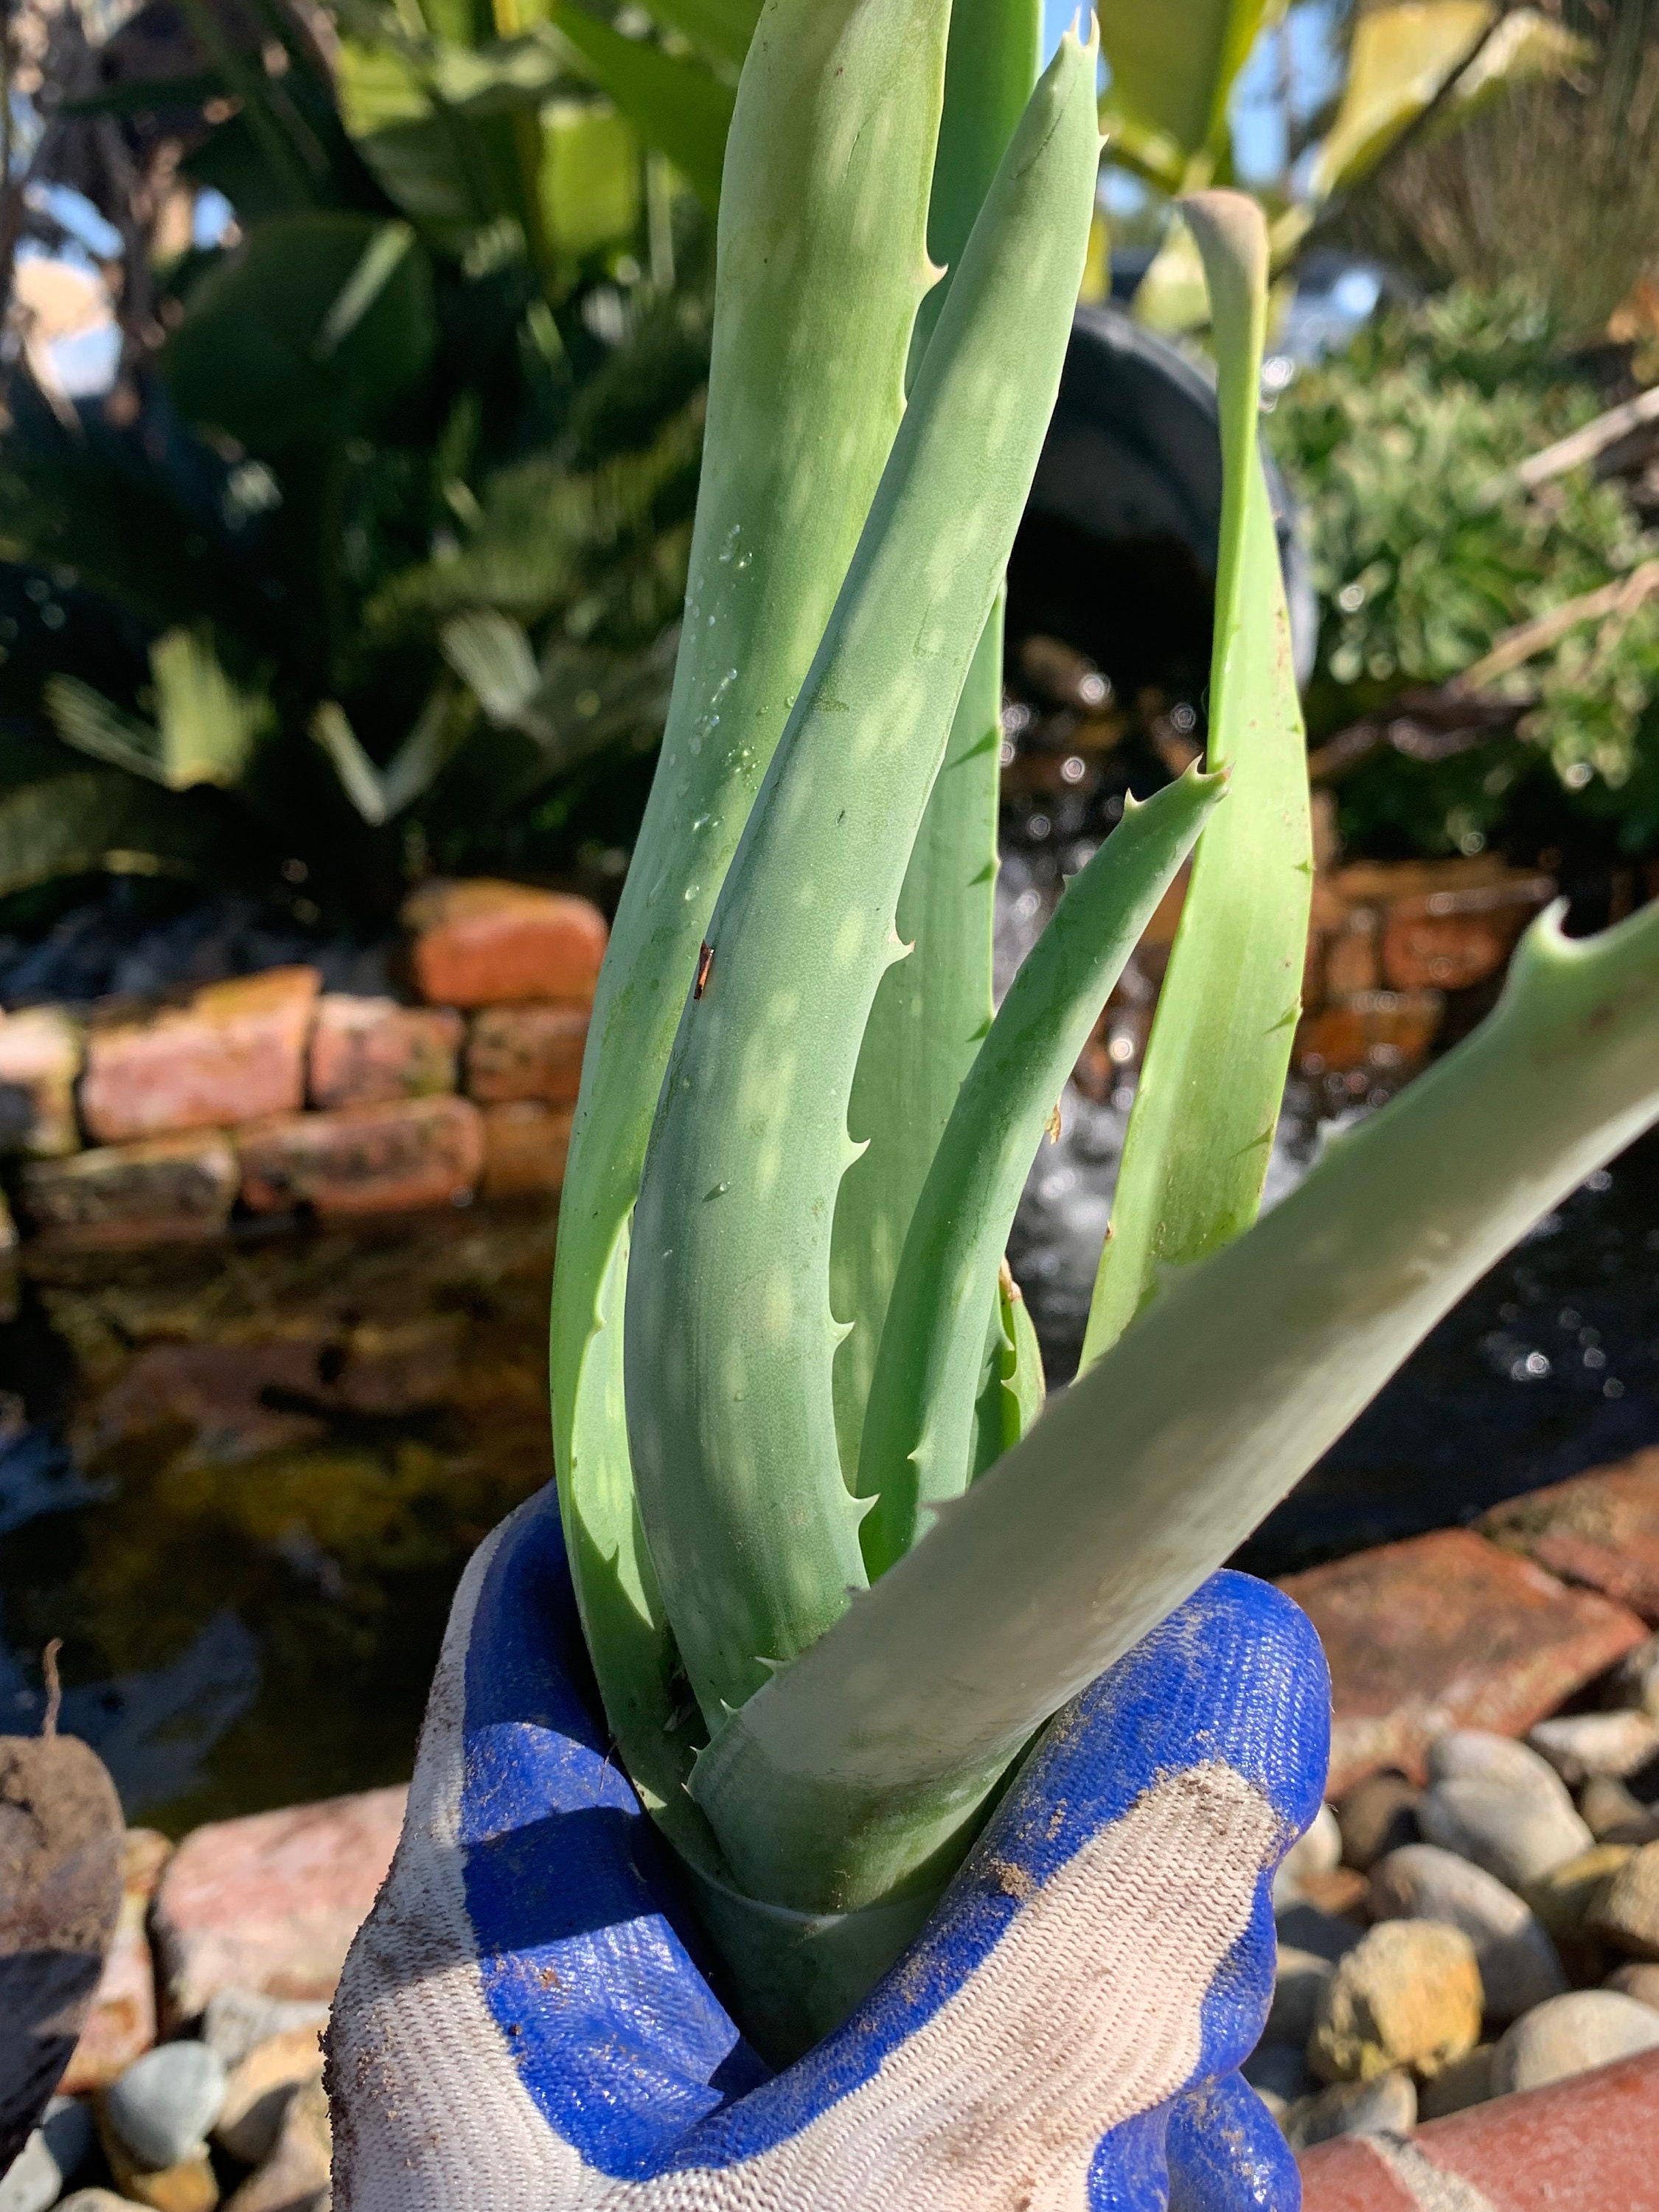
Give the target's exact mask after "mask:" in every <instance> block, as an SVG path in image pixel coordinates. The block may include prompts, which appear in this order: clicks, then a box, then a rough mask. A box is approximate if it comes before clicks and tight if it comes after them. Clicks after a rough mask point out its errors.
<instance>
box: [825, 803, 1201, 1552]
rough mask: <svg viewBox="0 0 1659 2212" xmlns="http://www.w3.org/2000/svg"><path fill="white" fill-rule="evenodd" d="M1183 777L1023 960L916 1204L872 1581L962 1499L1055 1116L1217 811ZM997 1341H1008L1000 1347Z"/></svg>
mask: <svg viewBox="0 0 1659 2212" xmlns="http://www.w3.org/2000/svg"><path fill="white" fill-rule="evenodd" d="M1224 784H1225V779H1224V778H1223V777H1221V776H1218V775H1217V776H1207V777H1198V776H1196V775H1187V776H1184V777H1182V779H1181V781H1178V782H1176V783H1174V784H1171V785H1170V787H1169V788H1168V789H1167V790H1164V791H1161V792H1159V793H1158V795H1157V796H1156V798H1153V799H1149V800H1148V801H1147V803H1146V805H1145V806H1133V805H1132V811H1129V812H1127V813H1126V814H1125V816H1124V818H1123V820H1122V822H1121V824H1120V825H1119V827H1118V828H1117V829H1115V830H1114V831H1113V832H1112V835H1111V836H1109V837H1108V838H1107V840H1106V842H1104V844H1103V845H1102V847H1101V848H1100V849H1099V851H1098V852H1097V854H1095V856H1094V858H1093V859H1092V860H1091V861H1090V862H1089V864H1088V866H1086V867H1085V869H1084V870H1083V871H1082V872H1081V873H1080V874H1079V875H1077V876H1076V877H1074V878H1073V880H1072V882H1071V884H1070V885H1069V886H1068V888H1067V890H1066V895H1065V896H1064V897H1063V898H1062V899H1061V900H1060V905H1059V907H1058V908H1057V909H1056V911H1055V913H1054V918H1053V920H1052V921H1050V922H1049V924H1048V927H1047V928H1046V929H1045V930H1044V931H1043V933H1042V936H1041V937H1040V938H1039V939H1037V942H1036V945H1034V946H1033V947H1032V949H1031V951H1030V952H1029V953H1028V954H1027V956H1026V957H1025V960H1024V963H1023V964H1022V966H1021V968H1020V970H1019V973H1018V975H1016V976H1015V978H1014V981H1013V982H1012V985H1011V986H1010V987H1009V991H1008V995H1007V997H1006V999H1005V1000H1003V1002H1002V1006H1001V1007H1000V1011H999V1012H998V1014H997V1018H996V1019H995V1021H994V1023H993V1024H992V1025H991V1032H990V1035H989V1036H987V1038H986V1040H985V1042H984V1043H983V1044H982V1045H981V1047H980V1049H979V1051H978V1053H977V1054H975V1059H974V1064H973V1066H972V1067H971V1068H970V1069H969V1073H968V1078H967V1080H966V1081H965V1082H964V1083H963V1085H962V1088H961V1091H960V1092H959V1093H958V1095H957V1102H956V1106H955V1109H954V1110H953V1112H952V1113H951V1118H950V1121H949V1122H948V1124H947V1125H946V1127H945V1133H944V1136H943V1138H942V1139H940V1142H939V1149H938V1151H937V1152H936V1153H935V1154H934V1157H933V1164H932V1167H931V1168H930V1170H928V1175H927V1182H926V1183H925V1184H924V1185H923V1187H922V1190H921V1196H920V1198H919V1199H918V1200H917V1202H916V1206H915V1212H914V1213H913V1215H912V1217H911V1219H910V1225H909V1230H908V1234H907V1236H906V1237H905V1241H904V1250H903V1254H902V1257H901V1259H900V1261H899V1265H898V1271H897V1273H896V1277H895V1279H894V1283H893V1291H892V1297H891V1299H890V1303H889V1305H888V1308H887V1314H886V1320H885V1322H884V1327H883V1329H882V1335H881V1348H880V1351H879V1352H878V1357H877V1360H876V1369H875V1376H874V1379H873V1381H872V1384H871V1389H870V1398H869V1402H868V1405H867V1407H866V1413H865V1422H864V1435H863V1448H862V1450H861V1452H860V1459H859V1469H858V1481H857V1484H856V1489H857V1492H858V1494H859V1496H860V1498H871V1499H873V1500H874V1503H873V1504H872V1508H871V1510H870V1512H869V1515H868V1516H867V1518H866V1521H865V1522H864V1525H863V1528H862V1529H861V1530H860V1537H861V1541H862V1543H863V1548H864V1559H865V1565H866V1567H867V1569H868V1570H869V1573H870V1577H871V1579H872V1581H873V1580H874V1579H875V1577H877V1576H878V1575H883V1574H885V1573H886V1572H887V1571H888V1569H889V1568H890V1567H891V1566H892V1565H893V1564H894V1563H895V1561H896V1560H897V1559H902V1557H903V1555H904V1553H906V1552H908V1550H909V1548H910V1547H911V1545H912V1544H913V1543H914V1542H915V1540H916V1538H917V1536H918V1535H919V1534H921V1530H922V1528H923V1525H924V1523H925V1520H926V1517H927V1512H928V1510H929V1509H930V1508H932V1509H936V1508H937V1507H938V1506H939V1505H940V1504H943V1503H945V1501H946V1500H947V1499H950V1498H956V1497H958V1496H959V1495H960V1494H961V1492H962V1491H963V1489H964V1488H965V1487H966V1486H967V1482H968V1478H969V1462H970V1456H971V1454H972V1449H973V1431H974V1413H975V1377H976V1376H977V1374H978V1372H979V1368H980V1364H981V1352H982V1347H983V1344H984V1339H985V1314H986V1310H987V1307H991V1306H994V1305H996V1304H997V1303H998V1273H999V1267H1000V1262H1001V1259H1002V1252H1003V1247H1004V1246H1005V1245H1006V1243H1007V1241H1008V1231H1009V1230H1010V1229H1011V1228H1012V1225H1013V1218H1014V1211H1015V1208H1016V1207H1017V1206H1018V1204H1019V1196H1020V1193H1021V1191H1022V1190H1023V1189H1024V1186H1025V1179H1026V1176H1027V1175H1028V1173H1029V1172H1030V1165H1031V1161H1032V1158H1033V1157H1034V1155H1035V1153H1036V1148H1037V1145H1038V1142H1039V1140H1040V1139H1041V1138H1042V1131H1043V1127H1044V1126H1045V1124H1046V1122H1047V1121H1048V1117H1049V1116H1050V1115H1052V1114H1053V1112H1054V1102H1055V1101H1056V1100H1057V1099H1058V1098H1059V1097H1060V1092H1061V1091H1062V1090H1063V1089H1064V1087H1065V1085H1066V1078H1067V1077H1068V1076H1069V1075H1070V1073H1071V1072H1072V1069H1073V1066H1075V1065H1076V1063H1077V1056H1078V1054H1079V1053H1080V1052H1081V1051H1082V1049H1083V1048H1084V1046H1085V1043H1086V1042H1088V1037H1089V1032H1090V1030H1091V1029H1092V1028H1093V1026H1094V1024H1095V1022H1096V1021H1097V1018H1099V1014H1100V1010H1101V1008H1102V1006H1104V1004H1105V1003H1106V1000H1107V998H1108V996H1109V994H1110V992H1111V989H1112V987H1113V985H1114V984H1115V982H1116V981H1117V979H1118V977H1119V976H1120V975H1121V974H1122V972H1123V969H1124V965H1125V963H1127V960H1128V957H1129V955H1130V954H1131V953H1132V952H1133V951H1134V949H1135V946H1136V945H1137V944H1138V943H1139V939H1140V937H1141V934H1142V933H1143V931H1144V930H1145V929H1146V925H1147V923H1148V922H1149V921H1151V920H1152V913H1153V910H1154V908H1156V907H1157V905H1158V901H1159V900H1160V899H1161V898H1162V897H1163V896H1164V892H1165V891H1166V890H1168V889H1169V887H1170V884H1171V883H1172V882H1173V881H1174V879H1175V875H1176V870H1177V869H1178V868H1179V867H1180V866H1181V864H1182V861H1183V860H1185V859H1186V857H1187V855H1188V854H1189V853H1190V852H1191V851H1192V848H1193V843H1194V840H1195V838H1196V837H1197V836H1198V834H1199V831H1200V829H1202V828H1203V826H1204V823H1205V820H1206V817H1207V816H1208V815H1209V813H1210V811H1211V810H1212V808H1213V806H1214V805H1215V804H1216V802H1217V800H1218V799H1219V798H1220V796H1221V793H1222V790H1223V788H1224ZM999 1335H1000V1330H999Z"/></svg>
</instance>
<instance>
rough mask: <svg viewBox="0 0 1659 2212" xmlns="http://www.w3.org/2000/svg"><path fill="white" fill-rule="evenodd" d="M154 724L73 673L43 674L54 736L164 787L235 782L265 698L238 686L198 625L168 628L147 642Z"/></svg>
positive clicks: (265, 721)
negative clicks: (198, 628) (59, 674)
mask: <svg viewBox="0 0 1659 2212" xmlns="http://www.w3.org/2000/svg"><path fill="white" fill-rule="evenodd" d="M149 665H150V675H151V678H152V681H153V684H154V688H155V726H151V725H150V724H149V723H147V722H143V721H140V720H138V719H137V717H136V716H134V715H131V714H125V712H123V710H122V709H121V708H118V707H117V706H115V705H114V704H113V702H112V701H110V700H108V699H106V698H105V697H104V696H103V695H102V694H101V693H100V692H98V691H94V690H93V688H92V686H91V685H90V684H83V683H82V682H81V680H80V679H79V678H77V677H73V676H53V677H51V678H48V679H47V682H46V690H45V694H44V697H45V703H46V712H47V714H49V715H50V716H51V718H52V724H53V726H54V727H55V728H56V729H57V731H58V735H59V736H60V737H61V738H63V739H64V742H65V743H66V744H71V745H74V746H75V747H76V750H78V751H81V752H83V753H89V754H91V756H92V757H93V758H94V760H101V761H106V762H107V763H109V764H110V765H111V766H112V767H114V768H122V769H126V770H127V771H128V773H129V774H130V775H141V776H143V777H144V778H145V779H146V781H149V782H151V783H159V784H161V786H163V787H164V788H166V789H167V790H168V791H188V790H189V789H190V788H191V787H192V786H193V785H196V784H201V783H210V784H217V785H219V786H221V787H227V786H229V785H232V784H235V783H240V781H241V778H242V775H243V772H244V770H245V769H246V767H247V764H248V762H249V760H250V759H251V757H252V752H253V748H254V746H255V744H257V743H258V739H259V737H260V736H261V734H262V733H263V732H264V730H265V729H266V728H268V727H269V726H270V721H271V719H272V716H271V709H270V702H269V700H267V699H265V698H264V697H263V696H258V695H257V694H252V695H251V694H249V693H246V692H244V691H241V690H238V689H237V687H236V685H235V684H233V683H232V682H231V680H230V678H228V676H227V675H226V674H225V672H224V670H223V669H222V667H221V666H220V665H219V661H218V659H217V656H216V654H215V653H214V651H213V647H212V646H211V645H210V643H209V641H208V640H207V639H206V638H205V637H204V635H201V633H200V632H199V631H195V630H188V629H171V630H168V631H167V632H165V633H164V635H162V636H161V637H159V638H157V639H156V641H155V644H154V645H152V646H151V647H150V649H149Z"/></svg>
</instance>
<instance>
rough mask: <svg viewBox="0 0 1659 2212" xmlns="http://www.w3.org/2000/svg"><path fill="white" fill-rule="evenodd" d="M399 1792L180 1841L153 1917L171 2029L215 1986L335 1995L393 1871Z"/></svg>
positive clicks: (216, 1826) (223, 1823) (371, 1793)
mask: <svg viewBox="0 0 1659 2212" xmlns="http://www.w3.org/2000/svg"><path fill="white" fill-rule="evenodd" d="M406 1795H407V1793H406V1792H405V1791H404V1790H401V1789H396V1790H365V1791H364V1792H363V1793H362V1795H361V1796H355V1797H334V1798H330V1799H328V1800H326V1801H325V1802H324V1803H322V1804H320V1805H296V1806H291V1807H289V1808H287V1809H286V1810H284V1811H283V1812H280V1813H255V1814H251V1815H250V1816H249V1817H248V1818H246V1819H245V1820H217V1821H215V1822H214V1823H213V1824H212V1825H211V1826H208V1827H205V1828H197V1829H196V1830H195V1831H194V1832H193V1833H192V1834H191V1835H188V1836H186V1837H185V1839H184V1841H183V1842H182V1843H181V1844H179V1848H178V1850H176V1851H175V1852H174V1854H173V1857H172V1859H171V1860H170V1861H169V1862H168V1864H167V1871H166V1872H165V1873H164V1874H163V1875H162V1877H161V1888H160V1889H159V1891H158V1892H157V1893H156V1899H155V1909H154V1911H153V1912H152V1914H151V1917H150V1932H151V1936H152V1938H153V1940H154V1942H155V1951H156V1963H157V1966H158V1969H159V1972H160V1976H161V1996H162V2009H163V2013H164V2015H165V2018H166V2022H167V2025H168V2026H169V2027H173V2026H176V2025H178V2024H179V2023H180V2022H183V2021H191V2020H194V2019H195V2018H196V2017H197V2015H199V2014H200V2013H201V2012H202V2011H203V2010H204V2008H205V2006H206V2004H207V2001H208V1999H209V1998H210V1996H213V1994H214V1993H215V1991H216V1990H222V1989H233V1988H234V1989H246V1990H258V1991H260V1992H262V1993H263V1994H264V1996H272V1997H312V1998H327V1997H331V1996H332V1995H333V1994H334V1988H335V1984H336V1983H337V1981H338V1980H339V1978H340V1968H341V1966H342V1965H343V1963H344V1960H345V1954H346V1951H347V1948H349V1944H350V1942H351V1939H352V1937H353V1936H355V1935H356V1932H357V1930H358V1929H359V1928H360V1927H361V1926H362V1923H363V1921H364V1920H365V1919H366V1918H367V1917H368V1908H369V1906H370V1905H373V1903H374V1893H375V1891H376V1890H377V1889H378V1888H379V1887H380V1883H381V1881H382V1880H383V1879H384V1877H385V1875H386V1869H387V1868H388V1867H389V1866H390V1865H391V1863H392V1851H393V1850H394V1849H395V1848H396V1846H397V1842H398V1830H399V1829H400V1828H401V1826H402V1825H403V1817H404V1799H405V1796H406Z"/></svg>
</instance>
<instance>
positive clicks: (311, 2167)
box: [225, 2081, 331, 2212]
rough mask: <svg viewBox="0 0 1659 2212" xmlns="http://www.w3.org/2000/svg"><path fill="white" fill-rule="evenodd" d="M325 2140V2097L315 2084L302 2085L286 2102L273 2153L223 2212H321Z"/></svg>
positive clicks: (325, 2175) (325, 2172)
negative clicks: (286, 2108) (285, 2110)
mask: <svg viewBox="0 0 1659 2212" xmlns="http://www.w3.org/2000/svg"><path fill="white" fill-rule="evenodd" d="M330 2140H331V2139H330V2135H329V2124H328V2098H327V2096H326V2094H325V2092H324V2089H323V2085H322V2083H321V2082H320V2081H307V2083H306V2084H305V2086H304V2087H303V2088H301V2089H299V2090H297V2091H296V2092H295V2095H294V2096H293V2098H292V2099H291V2100H290V2101H289V2107H288V2110H287V2112H285V2113H284V2115H283V2129H282V2133H281V2134H280V2135H279V2136H277V2138H276V2148H274V2149H273V2150H272V2152H271V2154H270V2157H269V2158H268V2159H266V2160H265V2162H264V2165H263V2166H259V2167H258V2168H256V2170H255V2171H254V2172H252V2173H251V2174H249V2176H248V2178H247V2179H246V2181H245V2182H244V2183H243V2184H242V2185H241V2187H240V2189H239V2190H237V2191H236V2192H235V2194H234V2196H233V2197H231V2198H230V2200H229V2202H228V2204H227V2205H226V2207H225V2212H327V2206H328V2202H329V2156H330Z"/></svg>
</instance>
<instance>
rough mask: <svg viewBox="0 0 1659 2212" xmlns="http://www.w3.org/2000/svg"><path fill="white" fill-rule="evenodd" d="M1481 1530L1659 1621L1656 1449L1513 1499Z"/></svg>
mask: <svg viewBox="0 0 1659 2212" xmlns="http://www.w3.org/2000/svg"><path fill="white" fill-rule="evenodd" d="M1480 1527H1481V1528H1482V1529H1483V1530H1484V1531H1485V1532H1486V1534H1487V1535H1489V1536H1490V1537H1491V1538H1492V1541H1494V1542H1495V1543H1498V1544H1502V1545H1504V1546H1505V1547H1507V1548H1508V1549H1510V1550H1512V1551H1516V1552H1523V1553H1526V1555H1527V1556H1528V1558H1529V1559H1535V1560H1536V1561H1537V1562H1538V1564H1539V1565H1541V1566H1543V1567H1547V1568H1548V1570H1549V1571H1550V1572H1551V1573H1552V1574H1553V1575H1559V1577H1561V1579H1562V1580H1563V1581H1564V1582H1570V1583H1582V1584H1583V1585H1584V1586H1585V1587H1586V1588H1588V1589H1594V1590H1600V1591H1601V1592H1602V1594H1603V1595H1606V1596H1607V1597H1609V1598H1614V1599H1616V1600H1617V1601H1619V1602H1620V1604H1622V1605H1626V1606H1629V1607H1632V1609H1633V1610H1634V1611H1635V1612H1637V1613H1640V1614H1641V1615H1642V1617H1643V1619H1644V1620H1647V1621H1649V1622H1659V1446H1655V1447H1650V1449H1647V1450H1646V1451H1638V1452H1635V1453H1632V1455H1631V1457H1630V1458H1629V1459H1625V1460H1620V1461H1618V1462H1615V1463H1614V1464H1613V1465H1612V1466H1608V1467H1597V1468H1590V1469H1589V1472H1588V1473H1587V1474H1576V1475H1574V1476H1572V1477H1571V1480H1568V1481H1566V1482H1556V1483H1552V1484H1550V1486H1548V1487H1547V1489H1544V1490H1533V1491H1528V1492H1527V1494H1526V1495H1525V1496H1524V1497H1523V1498H1510V1500H1509V1501H1508V1503H1507V1504H1503V1505H1498V1506H1494V1507H1493V1508H1492V1511H1491V1512H1490V1513H1487V1514H1486V1515H1485V1516H1483V1517H1482V1519H1481V1522H1480ZM1620 1656H1623V1655H1622V1654H1621V1655H1620Z"/></svg>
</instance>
